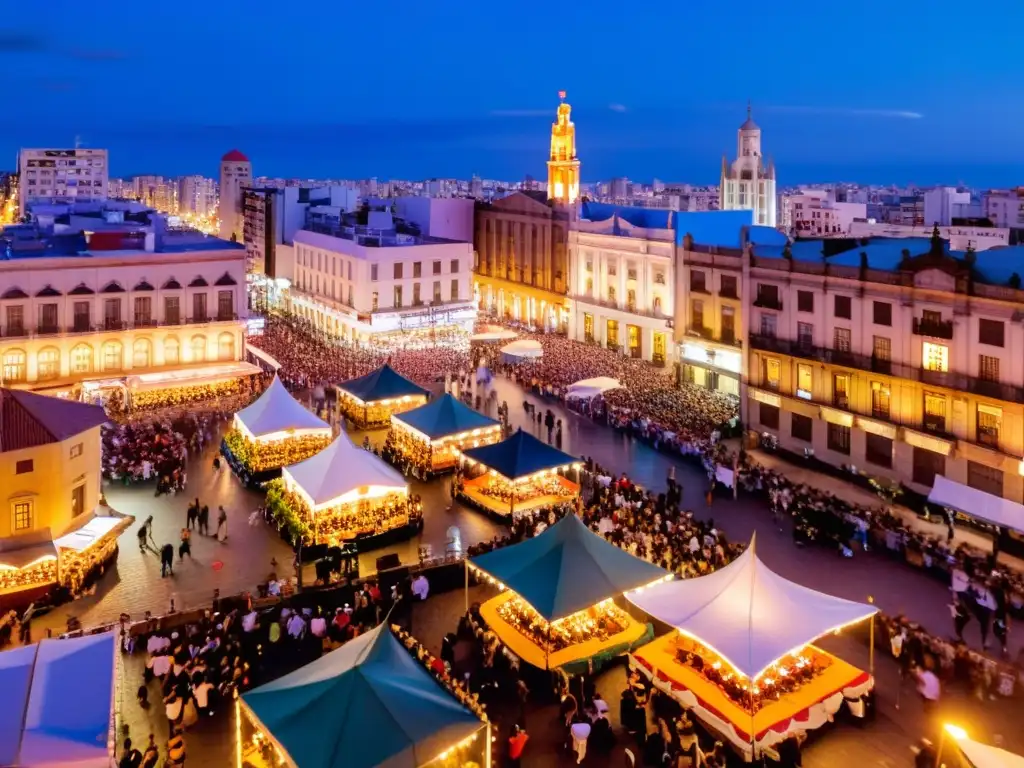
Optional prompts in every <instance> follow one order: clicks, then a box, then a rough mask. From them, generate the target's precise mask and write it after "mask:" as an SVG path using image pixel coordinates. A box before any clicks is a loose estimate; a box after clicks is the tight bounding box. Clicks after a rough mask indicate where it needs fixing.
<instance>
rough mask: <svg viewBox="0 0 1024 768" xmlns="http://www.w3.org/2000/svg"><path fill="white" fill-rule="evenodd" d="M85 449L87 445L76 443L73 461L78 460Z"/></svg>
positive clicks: (73, 450)
mask: <svg viewBox="0 0 1024 768" xmlns="http://www.w3.org/2000/svg"><path fill="white" fill-rule="evenodd" d="M84 447H85V443H75V444H74V445H72V446H71V455H70V457H71V458H72V459H77V458H78V457H79V456H81V455H82V450H83V449H84Z"/></svg>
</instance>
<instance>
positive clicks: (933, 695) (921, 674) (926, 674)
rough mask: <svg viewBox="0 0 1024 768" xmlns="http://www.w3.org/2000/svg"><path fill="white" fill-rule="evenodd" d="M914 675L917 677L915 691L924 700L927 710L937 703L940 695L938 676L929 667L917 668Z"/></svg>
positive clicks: (940, 687)
mask: <svg viewBox="0 0 1024 768" xmlns="http://www.w3.org/2000/svg"><path fill="white" fill-rule="evenodd" d="M914 676H915V677H916V678H917V692H918V693H919V694H920V695H921V699H922V700H923V701H924V709H925V712H928V711H929V710H931V709H933V708H934V707H935V705H936V704H938V703H939V697H940V696H941V695H942V686H941V685H940V684H939V678H937V677H936V676H935V673H934V672H932V671H931V670H930V669H917V670H915V672H914Z"/></svg>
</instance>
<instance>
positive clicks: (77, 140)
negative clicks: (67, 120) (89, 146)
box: [75, 134, 85, 149]
mask: <svg viewBox="0 0 1024 768" xmlns="http://www.w3.org/2000/svg"><path fill="white" fill-rule="evenodd" d="M84 143H85V142H83V141H82V137H81V136H79V135H78V134H75V149H81V147H82V144H84Z"/></svg>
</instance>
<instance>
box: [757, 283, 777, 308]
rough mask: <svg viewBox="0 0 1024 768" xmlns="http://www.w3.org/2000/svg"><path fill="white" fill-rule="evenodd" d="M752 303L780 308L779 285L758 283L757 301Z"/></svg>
mask: <svg viewBox="0 0 1024 768" xmlns="http://www.w3.org/2000/svg"><path fill="white" fill-rule="evenodd" d="M754 304H755V305H756V306H759V307H770V308H772V309H782V302H781V301H779V286H777V285H769V284H767V283H758V284H757V301H755V302H754Z"/></svg>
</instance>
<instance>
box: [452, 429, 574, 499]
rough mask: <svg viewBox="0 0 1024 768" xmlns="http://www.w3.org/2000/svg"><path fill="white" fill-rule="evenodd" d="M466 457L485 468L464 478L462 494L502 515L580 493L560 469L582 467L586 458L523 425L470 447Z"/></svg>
mask: <svg viewBox="0 0 1024 768" xmlns="http://www.w3.org/2000/svg"><path fill="white" fill-rule="evenodd" d="M462 459H463V462H464V463H465V464H467V465H469V467H470V469H472V470H480V472H481V474H479V475H478V476H476V477H473V478H470V479H467V480H463V482H462V485H461V487H460V488H459V494H460V496H462V498H464V499H466V500H467V501H468V502H470V503H471V504H473V505H474V506H476V507H478V508H480V509H482V510H484V511H485V512H488V513H489V514H492V515H495V516H497V517H500V518H503V519H511V518H512V517H515V516H516V515H520V514H523V513H526V512H531V511H533V510H535V509H538V508H540V507H547V506H551V505H552V504H563V503H566V502H573V501H575V499H576V498H577V497H578V496H579V492H580V487H579V485H578V484H577V483H574V482H573V481H572V480H570V479H569V478H567V477H565V476H564V475H563V474H559V471H561V472H563V473H564V472H568V471H569V469H570V468H572V469H575V470H577V473H578V471H579V469H580V467H582V464H580V463H579V462H578V461H577V460H576V458H575V457H573V456H571V455H569V454H568V453H565V452H564V451H560V450H558V449H557V448H554V447H552V446H550V445H548V444H547V443H545V442H542V441H541V440H538V439H537V438H536V437H534V436H533V435H531V434H530V433H529V432H524V431H523V430H522V429H519V430H517V431H516V433H515V434H514V435H512V436H511V437H509V438H508V439H507V440H502V441H501V442H500V443H494V444H493V445H484V446H481V447H479V448H467V449H466V450H464V451H462Z"/></svg>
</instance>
